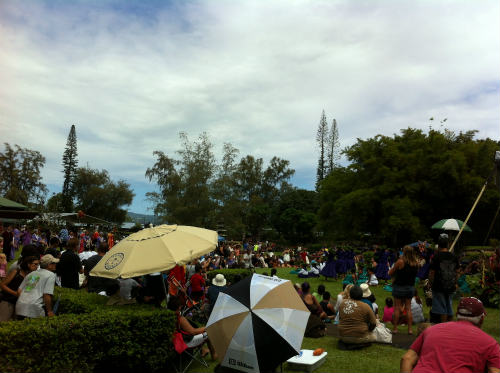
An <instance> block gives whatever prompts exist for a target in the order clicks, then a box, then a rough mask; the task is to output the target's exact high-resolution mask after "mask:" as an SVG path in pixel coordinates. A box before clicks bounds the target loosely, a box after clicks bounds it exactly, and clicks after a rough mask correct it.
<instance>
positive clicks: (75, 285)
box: [57, 238, 83, 290]
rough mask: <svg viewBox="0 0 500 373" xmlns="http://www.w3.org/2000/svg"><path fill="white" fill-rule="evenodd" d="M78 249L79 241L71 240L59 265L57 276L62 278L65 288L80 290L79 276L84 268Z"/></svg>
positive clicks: (62, 284)
mask: <svg viewBox="0 0 500 373" xmlns="http://www.w3.org/2000/svg"><path fill="white" fill-rule="evenodd" d="M78 247H79V245H78V239H76V238H70V239H69V240H68V242H67V243H66V251H65V252H64V253H62V255H61V260H60V261H59V263H58V264H57V274H58V275H59V276H61V286H62V287H63V288H71V289H76V290H78V289H80V278H79V274H80V273H83V267H82V262H81V261H80V257H79V256H78V254H77V251H78Z"/></svg>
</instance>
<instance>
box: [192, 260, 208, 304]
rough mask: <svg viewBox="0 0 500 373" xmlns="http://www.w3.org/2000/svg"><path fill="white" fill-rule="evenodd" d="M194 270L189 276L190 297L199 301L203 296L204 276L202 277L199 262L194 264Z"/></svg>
mask: <svg viewBox="0 0 500 373" xmlns="http://www.w3.org/2000/svg"><path fill="white" fill-rule="evenodd" d="M195 271H196V272H195V274H194V275H192V276H191V298H192V299H193V300H195V301H199V300H200V299H201V298H202V297H203V289H204V287H205V278H204V277H203V274H202V272H203V268H202V267H201V265H200V264H196V267H195Z"/></svg>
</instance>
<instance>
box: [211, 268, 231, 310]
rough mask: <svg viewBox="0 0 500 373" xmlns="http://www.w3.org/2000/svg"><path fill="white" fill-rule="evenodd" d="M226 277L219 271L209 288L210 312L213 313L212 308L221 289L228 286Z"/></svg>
mask: <svg viewBox="0 0 500 373" xmlns="http://www.w3.org/2000/svg"><path fill="white" fill-rule="evenodd" d="M226 283H227V281H226V278H225V277H224V275H223V274H222V273H218V274H217V275H216V276H215V277H214V278H213V279H212V285H211V286H210V287H209V288H208V291H207V298H208V313H209V314H210V313H212V309H213V308H214V305H215V302H216V301H217V297H218V296H219V293H220V291H221V290H224V289H225V288H226Z"/></svg>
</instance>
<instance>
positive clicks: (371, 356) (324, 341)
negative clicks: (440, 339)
mask: <svg viewBox="0 0 500 373" xmlns="http://www.w3.org/2000/svg"><path fill="white" fill-rule="evenodd" d="M257 272H258V273H263V272H267V273H269V269H267V268H266V269H262V268H259V269H257ZM289 272H290V268H278V277H280V278H285V279H288V280H290V281H292V282H293V283H301V282H302V281H303V279H299V278H298V277H297V275H290V274H289ZM307 280H308V282H309V283H310V284H311V290H314V291H315V290H316V289H317V288H318V285H319V284H323V285H325V287H326V290H327V291H329V292H330V293H331V294H332V298H333V299H336V297H337V294H338V293H339V292H340V291H341V290H342V281H341V280H337V281H333V280H329V281H325V280H324V277H322V278H310V279H307ZM371 290H372V292H373V293H374V294H375V297H376V298H377V304H378V305H379V315H380V316H381V315H382V312H383V308H384V305H385V298H387V297H390V296H391V294H390V293H389V292H387V291H385V290H383V286H381V285H379V286H378V287H371ZM421 295H422V294H421ZM456 306H457V300H455V301H454V309H456ZM487 312H488V315H487V316H486V319H485V322H484V325H483V330H484V331H485V332H486V333H488V334H490V335H492V336H493V337H494V338H495V339H496V340H497V341H499V342H500V324H499V322H498V320H499V319H500V310H498V309H492V308H488V309H487ZM424 315H426V317H428V315H429V308H428V307H426V306H425V305H424ZM388 327H389V328H392V325H390V324H388ZM398 330H399V333H407V331H408V328H407V326H400V327H399V329H398ZM413 333H414V334H416V326H414V327H413ZM319 347H321V348H324V349H325V350H326V351H327V352H328V356H327V361H326V362H325V363H324V364H323V365H322V366H320V367H319V368H318V369H317V370H315V372H318V373H320V372H346V373H347V372H352V373H358V372H371V373H376V372H380V373H391V372H399V361H400V359H401V356H402V355H403V354H404V352H405V350H402V349H398V348H395V347H392V346H391V345H383V344H377V343H374V344H372V345H371V346H370V347H368V348H366V349H363V350H358V351H342V350H339V349H338V348H337V338H334V337H331V336H325V337H322V338H317V339H314V338H304V341H303V343H302V348H303V349H309V350H314V349H316V348H319ZM209 364H210V365H209V367H208V368H205V367H203V366H202V365H200V364H197V363H193V365H192V367H191V368H190V370H189V371H190V372H213V370H214V368H215V366H216V365H217V363H216V362H210V363H209ZM283 371H284V372H293V370H288V369H287V365H286V364H284V365H283Z"/></svg>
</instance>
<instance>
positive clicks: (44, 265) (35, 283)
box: [16, 254, 59, 319]
mask: <svg viewBox="0 0 500 373" xmlns="http://www.w3.org/2000/svg"><path fill="white" fill-rule="evenodd" d="M57 262H59V259H56V258H54V257H53V256H52V255H50V254H47V255H44V256H42V259H40V268H39V269H38V270H37V271H34V272H31V273H30V274H28V275H27V276H26V277H25V278H24V280H23V282H22V283H21V285H19V289H18V293H19V298H18V299H17V303H16V315H17V318H18V319H24V318H27V317H28V318H37V317H44V316H46V315H47V316H54V312H53V311H52V295H53V294H54V284H55V281H56V274H55V273H54V272H55V271H56V263H57Z"/></svg>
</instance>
